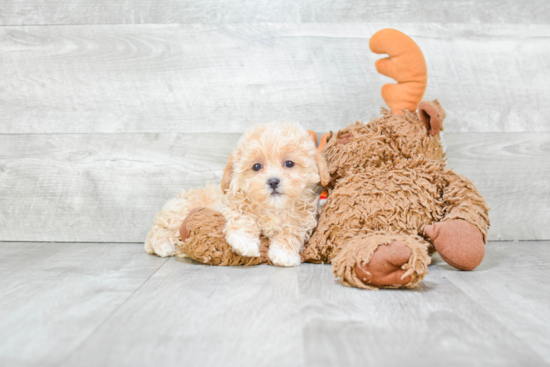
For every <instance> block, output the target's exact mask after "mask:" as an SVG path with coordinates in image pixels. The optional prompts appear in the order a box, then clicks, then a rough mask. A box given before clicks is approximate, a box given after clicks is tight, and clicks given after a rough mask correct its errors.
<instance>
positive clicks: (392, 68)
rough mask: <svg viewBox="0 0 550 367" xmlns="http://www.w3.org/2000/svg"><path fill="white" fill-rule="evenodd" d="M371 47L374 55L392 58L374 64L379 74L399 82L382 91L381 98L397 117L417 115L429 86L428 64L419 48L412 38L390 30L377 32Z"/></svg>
mask: <svg viewBox="0 0 550 367" xmlns="http://www.w3.org/2000/svg"><path fill="white" fill-rule="evenodd" d="M369 47H370V49H371V51H372V52H374V53H377V54H387V55H389V57H385V58H383V59H380V60H377V61H376V63H375V65H376V70H378V72H379V73H380V74H383V75H385V76H389V77H390V78H393V79H395V81H397V84H385V85H384V86H383V87H382V98H384V101H386V104H387V105H388V107H389V108H390V109H391V111H392V112H393V113H394V114H402V113H403V110H409V111H416V107H417V106H418V104H419V103H420V101H421V100H422V97H423V96H424V91H425V90H426V84H427V82H428V71H427V68H426V60H424V55H423V54H422V51H421V50H420V47H418V45H417V44H416V43H414V41H413V40H412V39H411V38H410V37H409V36H407V35H405V34H403V33H401V32H399V31H397V30H395V29H389V28H388V29H383V30H381V31H378V32H376V33H375V34H374V35H373V36H372V38H371V39H370V42H369Z"/></svg>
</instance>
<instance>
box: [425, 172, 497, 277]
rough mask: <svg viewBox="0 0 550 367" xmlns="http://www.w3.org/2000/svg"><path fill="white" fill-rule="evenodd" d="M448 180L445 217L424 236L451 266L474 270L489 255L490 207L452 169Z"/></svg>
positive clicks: (470, 184)
mask: <svg viewBox="0 0 550 367" xmlns="http://www.w3.org/2000/svg"><path fill="white" fill-rule="evenodd" d="M445 179H446V180H447V187H446V188H445V192H444V194H443V199H444V200H445V203H446V204H447V206H446V208H445V212H446V214H445V217H444V218H443V219H442V220H441V221H440V222H439V223H435V224H434V225H431V226H427V227H426V228H424V233H425V234H426V235H427V236H429V237H430V239H431V240H432V241H433V244H434V247H435V248H436V250H437V251H438V252H439V254H440V255H441V257H442V258H443V260H445V261H446V262H447V263H448V264H449V265H452V266H454V267H455V268H457V269H460V270H473V269H475V268H476V267H477V266H478V265H479V264H481V262H482V261H483V257H484V256H485V243H487V229H488V228H489V216H488V213H489V208H488V207H487V204H486V203H485V199H483V197H482V196H481V194H480V193H479V191H477V189H476V187H475V186H474V185H473V184H472V182H471V181H470V180H468V179H467V178H466V177H464V176H460V175H457V174H456V173H455V172H453V171H452V170H449V171H447V172H446V175H445Z"/></svg>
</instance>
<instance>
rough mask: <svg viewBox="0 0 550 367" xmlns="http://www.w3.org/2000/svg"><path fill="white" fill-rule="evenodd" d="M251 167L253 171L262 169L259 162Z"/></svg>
mask: <svg viewBox="0 0 550 367" xmlns="http://www.w3.org/2000/svg"><path fill="white" fill-rule="evenodd" d="M252 169H253V170H254V171H259V170H261V169H262V165H261V164H259V163H256V164H255V165H253V166H252Z"/></svg>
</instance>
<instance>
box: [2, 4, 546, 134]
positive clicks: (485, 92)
mask: <svg viewBox="0 0 550 367" xmlns="http://www.w3.org/2000/svg"><path fill="white" fill-rule="evenodd" d="M545 4H546V3H545ZM386 27H396V28H398V29H400V30H402V31H404V32H405V33H407V34H409V35H410V36H412V37H413V38H414V39H415V40H416V41H417V42H418V44H419V45H420V47H421V48H422V49H423V50H424V53H425V56H426V59H427V62H428V71H429V83H428V84H429V85H428V90H427V93H426V96H425V98H426V99H434V98H438V99H439V100H440V101H441V102H442V104H443V106H444V107H445V108H446V110H447V116H448V118H447V121H446V129H447V131H455V132H550V125H549V124H548V123H547V116H549V115H550V104H549V103H548V99H547V96H548V95H549V94H550V87H549V86H550V66H549V65H550V64H549V63H548V62H547V60H548V59H550V48H549V47H547V45H548V44H549V42H550V26H549V25H545V24H541V25H536V24H526V25H521V24H520V25H513V24H505V25H499V24H489V25H488V24H456V23H453V24H446V25H441V24H433V23H426V24H424V23H413V24H411V23H407V24H403V23H391V22H388V23H383V24H382V23H376V24H375V23H369V24H352V23H349V24H337V23H331V24H329V23H326V24H317V23H313V24H253V25H250V24H227V25H219V24H210V25H208V24H189V25H98V26H58V27H45V26H33V27H1V28H0V50H2V53H0V63H1V64H2V66H3V67H2V68H1V69H0V101H1V102H0V114H1V115H2V116H3V122H2V124H1V125H0V133H6V134H14V133H115V132H116V133H123V132H129V133H141V132H150V133H158V132H164V133H173V132H179V133H213V132H215V133H222V132H234V133H237V132H242V131H244V130H245V129H246V128H248V127H250V126H252V125H253V124H255V123H258V122H269V121H277V120H278V121H281V120H293V121H298V122H300V123H302V124H303V125H304V126H305V127H307V128H308V129H312V130H316V131H328V130H331V129H332V130H335V129H338V128H341V127H344V126H346V125H348V124H349V123H350V122H353V121H355V120H369V119H370V118H372V117H375V116H377V115H378V112H379V110H380V107H381V106H383V105H384V103H383V101H382V98H381V97H380V88H381V86H382V85H383V84H384V83H386V82H387V81H388V78H386V77H384V76H381V75H379V74H377V73H376V70H375V68H374V61H375V60H376V59H378V58H379V56H378V55H374V54H372V53H371V52H370V50H369V49H368V42H369V38H370V36H371V35H372V34H374V33H375V32H376V31H378V30H380V29H382V28H386Z"/></svg>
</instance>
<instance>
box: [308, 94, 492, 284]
mask: <svg viewBox="0 0 550 367" xmlns="http://www.w3.org/2000/svg"><path fill="white" fill-rule="evenodd" d="M431 106H433V107H436V108H437V111H438V112H439V114H440V115H441V116H444V111H443V109H442V108H441V106H440V104H439V103H438V102H437V101H433V102H431ZM428 130H429V127H427V126H426V125H425V124H424V122H423V121H422V119H421V118H420V116H419V115H418V114H417V113H411V112H409V111H404V114H402V115H395V114H393V113H391V112H389V111H388V110H386V109H382V115H381V116H380V117H379V118H377V119H374V120H372V121H371V122H370V123H368V124H364V123H360V122H356V123H355V124H352V125H350V126H348V127H346V128H345V129H343V130H341V131H339V132H337V133H336V134H330V135H329V138H328V142H327V145H326V147H325V148H324V150H323V155H324V157H325V159H326V160H327V164H328V165H329V169H330V173H331V177H332V182H331V187H332V189H331V190H330V192H329V197H328V200H327V203H326V204H325V206H324V208H323V211H322V213H321V217H320V219H319V224H318V226H317V229H316V231H315V233H314V235H313V236H312V238H311V239H310V241H309V242H308V244H307V245H306V247H305V249H304V251H303V254H302V258H303V260H304V261H308V262H327V263H332V264H333V267H334V273H335V274H336V275H337V276H339V277H340V278H341V279H342V281H343V283H344V284H345V285H352V286H356V287H371V286H372V285H365V284H363V283H362V282H360V280H358V277H357V275H356V274H355V271H354V270H353V269H355V266H356V265H357V264H359V263H362V262H367V263H368V261H369V260H370V256H372V253H373V251H375V250H376V248H377V247H378V246H380V245H383V244H387V243H388V241H390V240H391V239H399V240H400V242H402V243H404V244H405V245H406V246H408V247H409V248H411V249H414V250H413V253H412V254H411V259H409V261H407V263H406V264H403V267H408V268H409V270H410V271H409V273H408V275H412V280H411V281H410V282H407V283H405V284H398V285H396V286H404V287H413V286H415V285H416V284H417V283H418V282H419V281H420V280H422V279H423V278H424V276H425V275H426V274H427V265H428V264H429V263H430V258H429V256H428V254H429V253H430V252H433V251H434V248H433V246H432V245H431V241H430V238H429V237H428V236H427V235H425V234H424V228H425V227H426V226H428V225H431V224H434V223H437V222H440V221H450V220H455V219H462V220H465V221H467V222H469V223H471V224H473V225H474V226H476V227H477V228H478V229H479V230H480V231H481V233H482V234H483V238H484V241H485V240H486V234H487V228H488V226H489V218H488V215H487V213H488V207H487V206H486V204H485V200H484V199H483V198H482V197H481V195H480V194H479V192H478V191H477V189H476V188H475V187H474V186H473V184H472V183H471V182H470V181H469V180H468V179H467V178H465V177H463V176H460V175H457V174H456V173H454V172H453V171H452V170H449V169H447V168H446V167H445V153H444V151H443V148H442V146H441V141H440V137H439V135H438V134H436V135H435V136H432V135H430V134H429V133H428ZM374 233H377V234H378V236H375V237H369V236H372V234H374ZM395 236H397V237H395ZM366 238H368V241H367V240H366ZM358 239H361V240H358ZM413 257H414V258H415V260H414V261H413V260H412V258H413ZM419 262H420V263H422V264H419ZM411 264H415V266H412V265H411Z"/></svg>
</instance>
